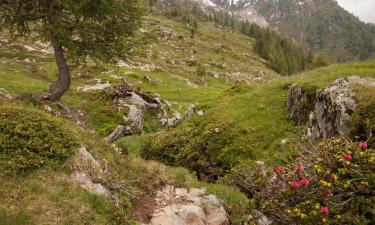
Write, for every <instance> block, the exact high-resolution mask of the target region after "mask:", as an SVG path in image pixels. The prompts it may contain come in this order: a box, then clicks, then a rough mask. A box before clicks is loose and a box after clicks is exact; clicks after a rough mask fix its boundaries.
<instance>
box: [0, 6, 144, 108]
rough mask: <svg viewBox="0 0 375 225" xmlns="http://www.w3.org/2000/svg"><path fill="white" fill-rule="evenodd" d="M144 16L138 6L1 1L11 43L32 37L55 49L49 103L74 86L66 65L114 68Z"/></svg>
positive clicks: (2, 21) (0, 9)
mask: <svg viewBox="0 0 375 225" xmlns="http://www.w3.org/2000/svg"><path fill="white" fill-rule="evenodd" d="M141 12H142V11H141V8H140V6H139V3H138V0H101V1H97V0H27V1H25V0H1V1H0V25H1V27H2V28H7V29H9V31H10V33H11V35H12V37H13V38H18V37H28V36H31V35H33V36H36V37H37V38H39V39H40V40H42V41H48V42H50V43H51V45H52V47H53V49H54V53H55V60H56V64H57V68H58V79H57V81H56V82H54V83H53V84H52V85H51V87H50V93H49V99H50V100H51V101H58V100H59V99H60V98H61V97H62V96H63V95H64V93H65V92H66V91H67V90H68V89H69V87H70V83H71V76H70V70H69V67H68V62H67V60H71V61H72V62H73V63H75V64H80V63H84V62H85V61H86V60H87V58H91V59H93V60H95V61H96V62H106V63H114V62H115V61H116V60H118V59H120V58H122V57H124V56H125V53H126V52H127V50H129V49H130V47H131V46H129V37H130V36H132V35H133V33H134V31H135V29H137V28H138V27H139V25H140V21H141V20H140V19H141Z"/></svg>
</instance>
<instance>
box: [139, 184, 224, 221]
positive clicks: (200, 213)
mask: <svg viewBox="0 0 375 225" xmlns="http://www.w3.org/2000/svg"><path fill="white" fill-rule="evenodd" d="M161 224H162V225H229V219H228V214H227V212H226V210H225V208H224V204H223V202H222V201H220V200H219V199H217V198H216V197H215V196H214V195H206V194H205V191H204V190H202V189H196V188H192V189H185V188H175V187H174V186H171V185H166V186H165V187H163V188H162V189H161V190H160V191H158V192H157V194H156V198H155V208H154V211H153V213H152V215H151V220H150V221H149V222H145V223H144V225H161Z"/></svg>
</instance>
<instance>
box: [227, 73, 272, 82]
mask: <svg viewBox="0 0 375 225" xmlns="http://www.w3.org/2000/svg"><path fill="white" fill-rule="evenodd" d="M226 76H227V77H228V78H229V79H231V80H233V81H235V82H236V83H242V82H243V83H247V84H251V83H254V82H265V81H267V78H266V75H265V73H264V72H263V71H262V70H254V71H250V72H248V73H242V72H235V73H227V74H226Z"/></svg>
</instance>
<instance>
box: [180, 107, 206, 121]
mask: <svg viewBox="0 0 375 225" xmlns="http://www.w3.org/2000/svg"><path fill="white" fill-rule="evenodd" d="M193 115H198V116H203V111H202V110H200V109H198V108H197V106H196V105H195V104H191V105H190V106H189V108H188V110H186V112H185V114H184V116H185V119H188V118H190V117H192V116H193Z"/></svg>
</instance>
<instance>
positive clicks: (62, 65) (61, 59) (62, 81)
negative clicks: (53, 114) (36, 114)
mask: <svg viewBox="0 0 375 225" xmlns="http://www.w3.org/2000/svg"><path fill="white" fill-rule="evenodd" d="M53 50H54V52H55V60H56V64H57V68H58V71H59V75H58V79H57V81H56V82H54V83H53V84H52V85H51V87H50V89H49V92H50V101H53V102H56V101H59V100H60V98H61V97H62V96H63V95H64V94H65V92H66V91H67V90H68V89H69V87H70V83H71V81H70V72H69V67H68V65H67V63H66V59H65V56H64V50H63V48H62V46H61V45H54V46H53Z"/></svg>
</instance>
